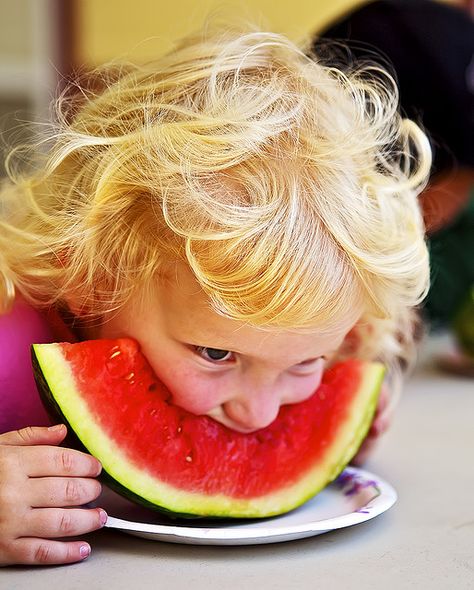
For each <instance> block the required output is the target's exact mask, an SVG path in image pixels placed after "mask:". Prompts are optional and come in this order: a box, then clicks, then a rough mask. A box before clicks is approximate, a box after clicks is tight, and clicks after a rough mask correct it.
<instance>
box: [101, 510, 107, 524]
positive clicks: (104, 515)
mask: <svg viewBox="0 0 474 590" xmlns="http://www.w3.org/2000/svg"><path fill="white" fill-rule="evenodd" d="M107 518H108V517H107V512H106V511H105V510H102V508H101V509H100V510H99V521H100V524H101V526H104V525H105V523H106V522H107Z"/></svg>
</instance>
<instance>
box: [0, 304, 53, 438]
mask: <svg viewBox="0 0 474 590" xmlns="http://www.w3.org/2000/svg"><path fill="white" fill-rule="evenodd" d="M53 339H54V338H53V332H52V330H51V328H50V326H49V324H48V320H47V318H46V317H45V316H44V315H42V314H41V313H39V312H38V311H37V310H35V309H33V308H32V307H31V306H29V305H28V304H27V303H25V302H24V301H23V300H21V299H17V300H16V301H15V303H14V305H13V307H12V309H11V310H10V311H9V312H8V313H7V314H4V315H0V432H3V431H6V430H13V429H15V428H21V427H23V426H27V425H41V424H47V423H48V419H47V416H46V414H45V412H44V410H43V408H42V406H41V402H40V400H39V398H38V395H37V393H36V387H35V383H34V380H33V375H32V370H31V360H30V346H31V344H32V343H42V342H52V341H53Z"/></svg>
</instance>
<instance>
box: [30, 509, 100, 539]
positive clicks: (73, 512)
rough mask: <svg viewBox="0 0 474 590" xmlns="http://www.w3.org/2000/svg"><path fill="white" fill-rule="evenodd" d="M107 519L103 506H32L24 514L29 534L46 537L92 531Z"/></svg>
mask: <svg viewBox="0 0 474 590" xmlns="http://www.w3.org/2000/svg"><path fill="white" fill-rule="evenodd" d="M106 521H107V514H106V512H105V511H104V510H102V509H101V508H88V509H86V508H32V509H31V510H30V511H29V513H27V514H25V516H24V526H25V528H27V531H28V536H31V537H40V538H46V539H54V538H60V537H75V536H76V535H83V534H85V533H90V532H91V531H95V530H97V529H100V528H102V527H103V526H104V524H105V523H106ZM18 536H21V532H19V533H18Z"/></svg>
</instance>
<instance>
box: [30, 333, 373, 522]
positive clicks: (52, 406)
mask: <svg viewBox="0 0 474 590" xmlns="http://www.w3.org/2000/svg"><path fill="white" fill-rule="evenodd" d="M32 358H33V366H34V371H35V378H36V382H37V384H38V389H39V391H40V394H41V396H42V398H43V401H44V402H45V405H46V406H47V408H48V409H49V410H50V411H51V410H52V411H53V413H55V414H56V417H58V418H59V419H61V420H63V421H65V422H66V423H67V424H68V425H69V426H70V428H71V429H72V430H73V431H74V432H75V434H76V435H77V437H78V438H79V440H80V441H81V443H82V444H83V445H84V447H85V448H86V449H87V450H88V451H89V452H90V453H91V454H92V455H94V456H95V457H97V459H99V461H100V462H101V463H102V466H103V470H104V472H105V473H104V475H105V478H106V481H107V483H109V484H110V485H111V487H114V489H116V490H117V491H119V492H120V493H122V494H123V495H125V496H127V497H129V498H131V499H133V500H135V501H137V502H139V503H142V504H144V505H146V506H148V507H152V508H155V509H158V510H163V511H165V512H168V513H169V512H171V513H175V514H177V515H180V516H183V515H188V516H212V517H235V518H256V517H268V516H273V515H277V514H282V513H284V512H287V511H289V510H292V509H293V508H296V507H297V506H299V505H300V504H302V503H303V502H305V501H306V500H308V499H309V498H310V497H312V496H314V495H315V494H316V493H318V492H319V491H320V490H321V489H323V488H324V487H325V486H326V485H327V484H328V483H330V482H331V481H332V480H334V479H335V478H336V477H337V476H338V475H339V474H340V473H341V471H342V470H343V469H344V467H345V466H346V465H347V463H349V461H350V460H351V459H352V457H353V456H354V455H355V454H356V452H357V450H358V448H359V446H360V444H361V442H362V440H363V439H364V437H365V435H366V434H367V431H368V429H369V426H370V423H371V421H372V418H373V415H374V412H375V407H376V404H377V399H378V393H379V391H380V386H381V383H382V379H383V374H384V369H383V367H382V365H380V364H379V363H368V362H364V361H358V360H349V361H345V362H343V363H339V364H337V365H334V366H333V367H332V368H330V369H329V370H328V371H326V373H325V375H324V377H323V382H322V384H321V386H320V387H319V388H318V389H317V390H316V391H315V393H314V394H313V395H312V396H311V397H310V398H309V399H307V400H306V401H303V402H300V403H298V404H293V405H285V406H282V407H281V408H280V412H279V414H278V416H277V418H276V419H275V420H274V422H272V424H270V425H269V426H267V427H266V428H263V429H261V430H258V431H256V432H253V433H250V434H243V433H239V432H235V431H233V430H231V429H229V428H227V427H225V426H223V425H222V424H220V423H218V422H216V421H214V420H213V419H212V418H210V417H207V416H195V415H194V414H191V413H189V412H187V411H186V410H184V409H182V408H180V407H178V406H175V405H174V404H172V402H171V395H170V392H169V391H168V390H167V389H166V388H165V387H164V385H163V384H162V383H161V382H160V381H159V380H158V379H157V377H156V375H155V374H154V373H153V371H152V369H151V367H150V365H149V364H148V362H147V360H146V359H145V357H144V356H143V354H142V353H141V352H140V349H139V345H138V343H137V342H136V341H134V340H132V339H130V338H121V339H116V340H90V341H87V342H80V343H77V344H68V343H56V344H35V345H33V347H32Z"/></svg>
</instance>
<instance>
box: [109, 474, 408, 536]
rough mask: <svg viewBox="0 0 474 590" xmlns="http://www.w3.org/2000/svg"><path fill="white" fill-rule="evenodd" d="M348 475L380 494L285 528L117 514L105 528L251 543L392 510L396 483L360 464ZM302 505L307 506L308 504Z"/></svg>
mask: <svg viewBox="0 0 474 590" xmlns="http://www.w3.org/2000/svg"><path fill="white" fill-rule="evenodd" d="M344 474H346V476H349V478H360V479H362V480H364V481H365V482H367V483H369V484H371V485H372V484H375V483H376V485H372V487H373V489H374V490H375V491H376V493H375V494H374V495H373V496H371V498H370V499H369V500H368V501H367V502H366V503H365V504H363V505H362V506H360V507H359V508H358V510H356V511H351V512H348V513H346V514H342V515H339V516H334V517H331V518H326V519H323V520H313V521H308V522H303V523H297V524H293V525H285V526H282V527H281V528H278V527H272V528H269V527H267V528H265V526H262V527H259V528H249V529H239V528H237V527H235V525H234V526H233V527H229V526H222V527H219V526H217V527H216V526H214V527H205V526H204V527H188V526H182V525H168V524H154V523H143V522H136V521H131V520H126V519H121V518H119V517H115V516H109V518H108V520H107V523H106V524H105V527H106V528H109V529H111V530H120V531H123V532H125V533H129V534H132V535H137V534H138V535H139V536H143V538H147V539H150V538H151V537H150V536H149V535H160V536H161V537H162V538H161V539H156V540H161V541H166V540H167V538H173V539H176V540H178V541H179V542H183V543H184V542H185V540H186V539H188V540H195V541H198V540H206V541H214V542H218V541H222V542H229V541H232V540H235V541H243V540H247V541H249V542H251V541H257V540H258V541H259V542H260V543H261V542H262V541H265V540H267V541H268V540H270V539H272V538H273V539H277V538H278V537H285V538H290V537H293V538H296V537H295V536H300V537H303V536H305V535H306V536H309V535H311V534H318V533H323V532H328V531H332V530H337V529H341V528H345V527H349V526H353V525H356V524H361V523H363V522H366V521H368V520H371V519H373V518H375V517H376V516H379V515H380V514H382V513H383V512H386V511H387V510H389V509H390V508H391V507H392V506H393V505H394V504H395V502H396V501H397V499H398V494H397V492H396V490H395V489H394V488H393V486H392V485H391V484H389V483H388V482H387V481H386V480H385V479H383V478H381V477H380V476H378V475H376V474H374V473H372V472H371V471H368V470H366V469H362V468H360V467H353V466H348V467H346V468H345V469H344V470H343V471H342V473H341V474H340V475H339V477H341V476H342V475H344ZM337 480H338V478H336V479H335V480H334V481H333V482H331V483H332V484H334V483H336V482H337ZM328 485H331V484H328ZM326 487H327V486H326ZM341 493H344V494H345V495H350V494H351V491H350V490H349V492H344V490H343V489H342V488H341ZM302 506H304V504H303V505H302ZM364 509H366V510H364ZM281 516H284V515H281ZM277 518H278V517H277ZM237 526H238V525H237ZM145 535H147V536H145Z"/></svg>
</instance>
